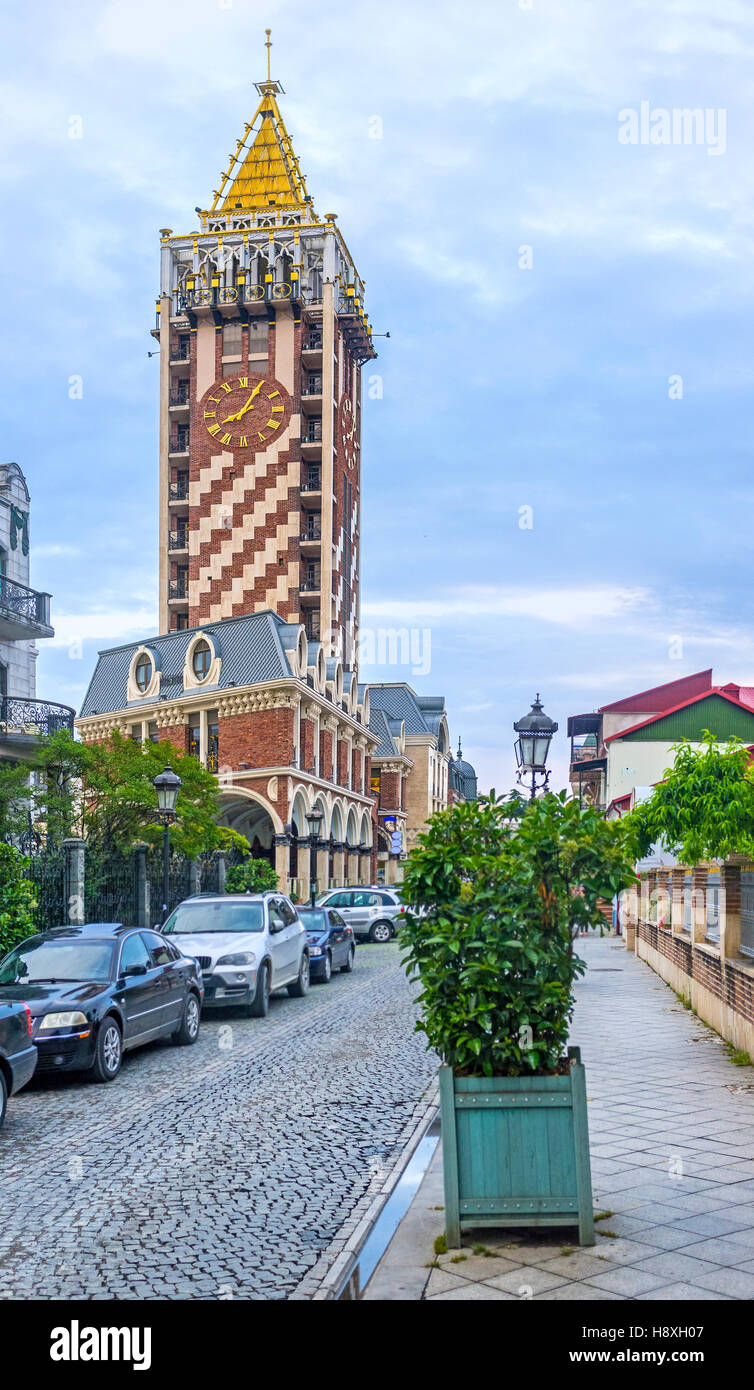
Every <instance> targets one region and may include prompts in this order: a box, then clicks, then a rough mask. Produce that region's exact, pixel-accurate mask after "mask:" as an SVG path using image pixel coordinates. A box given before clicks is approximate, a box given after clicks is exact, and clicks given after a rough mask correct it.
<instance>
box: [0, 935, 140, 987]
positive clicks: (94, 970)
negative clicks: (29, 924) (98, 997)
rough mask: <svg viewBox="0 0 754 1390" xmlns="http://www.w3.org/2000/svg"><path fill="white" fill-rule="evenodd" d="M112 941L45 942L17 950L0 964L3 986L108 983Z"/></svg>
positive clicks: (0, 978)
mask: <svg viewBox="0 0 754 1390" xmlns="http://www.w3.org/2000/svg"><path fill="white" fill-rule="evenodd" d="M113 946H114V943H113V942H111V941H42V942H38V943H37V944H36V945H33V946H32V945H26V946H18V947H16V950H15V951H11V953H10V955H8V956H6V957H5V959H4V961H3V962H2V964H0V985H16V984H21V983H23V984H29V983H31V984H33V983H40V982H42V981H47V982H49V983H51V984H57V983H58V982H59V981H60V982H69V981H71V980H92V981H101V980H102V981H104V980H109V979H110V978H111V976H112V966H113Z"/></svg>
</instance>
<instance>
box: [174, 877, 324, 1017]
mask: <svg viewBox="0 0 754 1390" xmlns="http://www.w3.org/2000/svg"><path fill="white" fill-rule="evenodd" d="M162 932H163V934H164V935H165V936H169V937H172V938H173V939H174V940H175V944H176V946H178V947H179V949H180V951H181V954H182V955H184V956H193V957H194V959H195V960H197V961H198V962H199V965H200V967H201V971H202V978H203V980H204V1003H205V1005H206V1004H210V1005H212V1004H217V1005H223V1006H226V1005H231V1004H242V1005H245V1007H246V1012H247V1014H248V1015H249V1016H250V1017H253V1018H264V1016H265V1014H266V1013H267V1010H268V1008H269V1003H270V993H271V991H272V990H275V989H282V988H283V987H284V986H287V988H288V993H289V994H290V995H292V996H293V997H294V998H298V999H300V998H302V997H303V995H305V994H306V992H307V990H308V988H309V946H308V942H307V936H306V928H305V927H304V924H303V922H302V921H301V918H300V917H299V915H298V913H297V912H296V909H295V907H294V906H293V903H292V902H291V901H290V899H289V898H286V897H284V896H283V894H282V893H243V894H237V895H236V894H231V893H224V894H218V895H217V896H215V895H210V894H207V895H201V894H200V895H198V896H197V897H194V898H186V899H185V901H184V902H182V903H179V905H178V907H177V908H175V910H174V911H173V912H171V914H170V916H169V917H168V920H167V922H166V923H165V925H164V927H163V928H162Z"/></svg>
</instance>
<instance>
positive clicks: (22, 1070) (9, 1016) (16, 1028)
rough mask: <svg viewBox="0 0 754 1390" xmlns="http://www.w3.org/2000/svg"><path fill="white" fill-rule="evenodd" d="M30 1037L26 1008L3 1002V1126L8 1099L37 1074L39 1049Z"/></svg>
mask: <svg viewBox="0 0 754 1390" xmlns="http://www.w3.org/2000/svg"><path fill="white" fill-rule="evenodd" d="M31 1035H32V1019H31V1013H30V1012H29V1010H28V1008H27V1007H26V1004H24V1003H18V1004H4V1003H2V1002H1V1001H0V1126H1V1125H2V1123H3V1120H4V1119H5V1107H6V1105H7V1103H8V1096H13V1095H15V1093H16V1091H20V1090H21V1087H22V1086H25V1085H26V1083H27V1081H29V1080H30V1079H31V1077H32V1076H33V1074H34V1068H35V1066H36V1065H37V1049H36V1047H35V1046H34V1043H33V1042H32V1037H31Z"/></svg>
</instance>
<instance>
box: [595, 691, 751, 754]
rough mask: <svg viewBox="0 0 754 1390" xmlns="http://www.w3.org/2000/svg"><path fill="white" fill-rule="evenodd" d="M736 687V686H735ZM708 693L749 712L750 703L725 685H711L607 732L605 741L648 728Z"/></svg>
mask: <svg viewBox="0 0 754 1390" xmlns="http://www.w3.org/2000/svg"><path fill="white" fill-rule="evenodd" d="M736 689H738V687H736ZM710 695H719V696H720V699H721V700H727V701H728V702H729V704H731V705H737V706H738V708H739V709H744V710H746V712H747V714H751V712H752V708H751V705H747V704H744V701H743V700H738V699H737V698H736V696H735V695H731V693H730V689H728V688H726V687H725V686H720V685H713V686H711V688H710V689H709V690H703V691H701V693H700V694H699V695H694V697H693V698H692V699H691V700H681V702H680V704H678V705H674V706H673V708H672V709H664V710H661V711H660V713H659V714H653V715H652V717H651V718H650V719H641V720H640V721H639V723H638V724H632V725H631V726H630V727H629V728H627V729H619V730H618V732H617V733H615V734H609V735H608V737H607V738H606V739H605V743H612V742H613V739H616V738H625V737H626V734H635V733H636V731H637V730H638V729H648V728H649V726H650V724H657V723H658V721H659V720H660V719H667V717H668V715H669V714H676V713H677V711H678V710H679V709H687V708H688V706H689V705H697V704H699V703H700V701H701V700H706V699H708V698H709V696H710Z"/></svg>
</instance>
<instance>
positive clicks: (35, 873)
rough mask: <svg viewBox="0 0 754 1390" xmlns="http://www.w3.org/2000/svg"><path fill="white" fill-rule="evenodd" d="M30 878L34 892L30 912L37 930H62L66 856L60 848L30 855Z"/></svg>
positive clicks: (65, 909) (65, 913)
mask: <svg viewBox="0 0 754 1390" xmlns="http://www.w3.org/2000/svg"><path fill="white" fill-rule="evenodd" d="M29 863H30V868H29V878H30V879H31V882H32V883H33V884H34V888H35V891H36V903H35V905H34V908H33V909H32V916H33V918H34V926H35V927H36V929H37V931H49V929H50V927H64V926H65V925H66V924H67V922H68V920H69V903H68V896H69V877H68V856H67V855H66V852H65V850H64V849H63V847H62V845H61V846H55V847H54V848H51V849H46V850H44V851H43V852H40V853H37V854H34V855H32V857H31V859H30V861H29Z"/></svg>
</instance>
